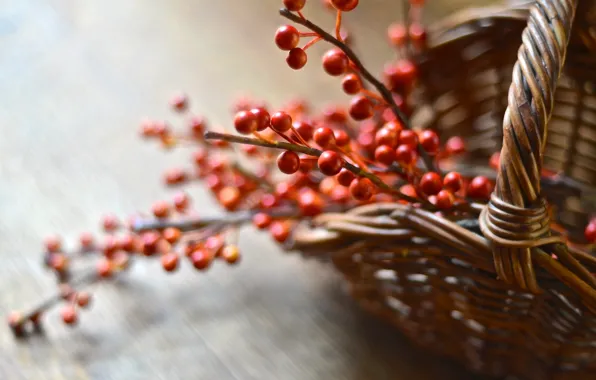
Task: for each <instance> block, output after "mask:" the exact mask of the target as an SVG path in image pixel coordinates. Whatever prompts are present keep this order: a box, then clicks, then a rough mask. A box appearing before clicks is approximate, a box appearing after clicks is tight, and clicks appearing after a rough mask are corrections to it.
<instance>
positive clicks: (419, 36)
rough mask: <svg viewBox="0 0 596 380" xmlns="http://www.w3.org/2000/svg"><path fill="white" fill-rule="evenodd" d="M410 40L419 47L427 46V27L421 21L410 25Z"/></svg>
mask: <svg viewBox="0 0 596 380" xmlns="http://www.w3.org/2000/svg"><path fill="white" fill-rule="evenodd" d="M409 34H410V40H411V41H412V44H413V45H414V46H416V47H417V48H418V49H424V48H425V47H426V40H427V34H426V29H425V28H424V26H422V25H421V24H419V23H412V24H411V25H410V30H409Z"/></svg>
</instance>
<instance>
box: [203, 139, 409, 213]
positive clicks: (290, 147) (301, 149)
mask: <svg viewBox="0 0 596 380" xmlns="http://www.w3.org/2000/svg"><path fill="white" fill-rule="evenodd" d="M205 140H223V141H228V142H233V143H236V144H247V145H256V146H262V147H264V148H273V149H282V150H287V151H292V152H298V153H304V154H307V155H309V156H313V157H320V156H321V155H322V154H323V153H324V152H323V151H320V150H318V149H315V148H310V147H306V146H302V145H296V144H290V143H287V142H283V141H279V142H275V143H270V142H267V141H263V140H258V139H253V138H250V137H242V136H235V135H229V134H226V133H218V132H206V133H205ZM343 167H344V168H346V169H347V170H349V171H350V172H352V173H354V174H355V175H357V176H359V177H365V178H368V179H369V180H370V181H371V182H372V183H374V184H375V185H377V187H378V188H379V189H381V190H383V191H385V192H387V193H390V194H394V195H396V196H397V197H398V198H400V199H402V200H405V201H408V202H412V203H419V202H420V200H419V199H417V198H414V197H411V196H409V195H407V194H404V193H402V192H401V191H399V190H396V189H394V188H393V187H391V186H389V185H387V184H386V183H385V182H383V180H382V179H380V178H379V177H377V176H376V175H374V174H373V173H371V172H367V171H365V170H363V169H361V168H359V167H357V166H355V165H352V164H351V163H349V162H347V161H345V160H344V161H343Z"/></svg>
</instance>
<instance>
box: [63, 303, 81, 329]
mask: <svg viewBox="0 0 596 380" xmlns="http://www.w3.org/2000/svg"><path fill="white" fill-rule="evenodd" d="M60 315H61V316H62V320H63V321H64V323H65V324H67V325H69V326H74V325H75V324H76V323H77V320H78V317H77V311H76V310H75V308H74V306H72V305H66V306H64V308H63V309H62V311H61V312H60Z"/></svg>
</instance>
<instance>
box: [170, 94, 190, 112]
mask: <svg viewBox="0 0 596 380" xmlns="http://www.w3.org/2000/svg"><path fill="white" fill-rule="evenodd" d="M170 105H171V106H172V108H173V109H174V110H175V111H178V112H181V111H184V110H186V109H187V108H188V97H187V96H186V95H185V94H176V95H174V96H173V97H172V99H170Z"/></svg>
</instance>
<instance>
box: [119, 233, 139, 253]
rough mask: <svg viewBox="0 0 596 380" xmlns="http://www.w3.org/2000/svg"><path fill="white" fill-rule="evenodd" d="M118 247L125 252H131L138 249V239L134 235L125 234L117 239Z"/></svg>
mask: <svg viewBox="0 0 596 380" xmlns="http://www.w3.org/2000/svg"><path fill="white" fill-rule="evenodd" d="M118 247H120V249H122V250H123V251H126V252H133V251H135V250H138V249H139V240H138V239H137V237H136V236H135V235H132V234H126V235H124V236H122V237H120V238H119V239H118Z"/></svg>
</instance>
